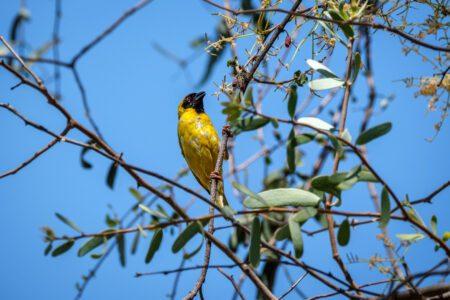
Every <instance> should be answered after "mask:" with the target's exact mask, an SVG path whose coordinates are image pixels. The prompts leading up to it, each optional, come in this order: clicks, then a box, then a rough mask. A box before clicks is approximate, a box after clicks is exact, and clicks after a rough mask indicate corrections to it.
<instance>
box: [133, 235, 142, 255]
mask: <svg viewBox="0 0 450 300" xmlns="http://www.w3.org/2000/svg"><path fill="white" fill-rule="evenodd" d="M140 237H141V233H140V232H139V231H136V234H135V235H134V239H133V245H132V246H131V254H135V253H136V250H137V246H138V244H139V239H140Z"/></svg>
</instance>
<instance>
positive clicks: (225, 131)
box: [222, 124, 233, 137]
mask: <svg viewBox="0 0 450 300" xmlns="http://www.w3.org/2000/svg"><path fill="white" fill-rule="evenodd" d="M230 127H231V126H230V125H228V124H227V125H223V127H222V135H223V134H227V135H228V136H229V137H232V136H233V133H232V132H231V128H230Z"/></svg>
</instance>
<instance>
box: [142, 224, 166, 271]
mask: <svg viewBox="0 0 450 300" xmlns="http://www.w3.org/2000/svg"><path fill="white" fill-rule="evenodd" d="M162 238H163V232H162V230H161V228H158V229H157V230H156V231H155V234H154V235H153V238H152V241H151V242H150V247H149V248H148V251H147V255H146V256H145V263H146V264H148V263H149V262H150V261H151V260H152V258H153V255H155V252H156V251H158V249H159V246H160V245H161V241H162Z"/></svg>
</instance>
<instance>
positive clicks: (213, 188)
mask: <svg viewBox="0 0 450 300" xmlns="http://www.w3.org/2000/svg"><path fill="white" fill-rule="evenodd" d="M229 134H230V131H229V130H222V144H221V145H220V149H219V155H218V157H217V162H216V166H215V168H214V171H215V172H217V173H220V171H221V170H222V164H223V156H224V155H225V151H226V149H227V142H228V137H229ZM216 194H217V179H215V178H211V193H210V202H212V203H214V202H215V200H216ZM209 215H210V216H212V215H214V206H213V205H210V206H209ZM213 232H214V218H211V219H210V221H209V225H208V233H209V234H210V235H212V234H213ZM210 255H211V240H207V241H206V246H205V256H204V259H203V265H204V266H206V265H208V264H209V258H210ZM207 271H208V268H206V267H204V268H203V269H202V271H201V272H200V276H199V278H198V280H197V283H196V284H195V286H194V288H193V289H192V291H190V292H189V293H188V295H187V296H186V297H184V298H183V300H192V299H194V297H195V295H197V293H198V291H199V290H200V289H201V287H202V285H203V283H204V282H205V277H206V272H207Z"/></svg>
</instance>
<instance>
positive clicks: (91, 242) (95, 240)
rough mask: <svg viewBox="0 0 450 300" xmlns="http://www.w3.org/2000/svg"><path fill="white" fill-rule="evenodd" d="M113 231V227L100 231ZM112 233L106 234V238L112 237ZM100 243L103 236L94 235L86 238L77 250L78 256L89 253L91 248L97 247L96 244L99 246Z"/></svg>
mask: <svg viewBox="0 0 450 300" xmlns="http://www.w3.org/2000/svg"><path fill="white" fill-rule="evenodd" d="M111 231H114V229H106V230H104V231H102V232H101V233H104V232H111ZM112 237H113V235H108V236H106V238H107V239H108V240H109V239H110V238H112ZM101 244H103V236H94V237H91V238H90V239H88V240H87V241H86V242H85V243H84V244H83V245H82V246H81V247H80V249H79V250H78V256H80V257H81V256H84V255H86V254H87V253H89V252H90V251H92V250H93V249H95V248H97V247H98V246H100V245H101Z"/></svg>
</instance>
